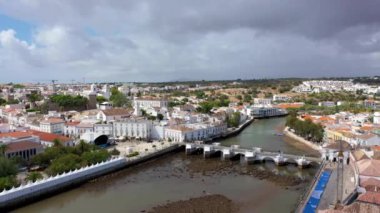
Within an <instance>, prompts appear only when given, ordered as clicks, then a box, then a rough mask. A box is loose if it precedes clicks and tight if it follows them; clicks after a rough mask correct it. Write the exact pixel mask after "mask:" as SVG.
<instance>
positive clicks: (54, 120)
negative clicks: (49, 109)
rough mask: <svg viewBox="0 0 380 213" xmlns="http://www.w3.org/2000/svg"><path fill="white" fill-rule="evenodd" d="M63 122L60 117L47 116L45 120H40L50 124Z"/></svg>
mask: <svg viewBox="0 0 380 213" xmlns="http://www.w3.org/2000/svg"><path fill="white" fill-rule="evenodd" d="M63 122H65V121H64V120H63V119H61V118H48V119H46V120H42V121H41V123H51V124H56V123H63Z"/></svg>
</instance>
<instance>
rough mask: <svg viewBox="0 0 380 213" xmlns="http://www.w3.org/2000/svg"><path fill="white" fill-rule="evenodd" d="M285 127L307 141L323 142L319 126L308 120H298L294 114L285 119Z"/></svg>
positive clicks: (321, 130) (321, 128)
mask: <svg viewBox="0 0 380 213" xmlns="http://www.w3.org/2000/svg"><path fill="white" fill-rule="evenodd" d="M286 126H288V127H289V128H290V129H293V130H294V132H295V133H296V134H297V135H298V136H301V137H303V138H304V139H306V140H308V141H312V142H315V143H321V142H322V140H323V135H324V129H323V126H322V125H321V124H315V123H313V122H312V121H311V120H310V119H306V120H300V119H298V118H297V116H296V114H295V113H292V114H291V115H289V116H288V117H287V119H286Z"/></svg>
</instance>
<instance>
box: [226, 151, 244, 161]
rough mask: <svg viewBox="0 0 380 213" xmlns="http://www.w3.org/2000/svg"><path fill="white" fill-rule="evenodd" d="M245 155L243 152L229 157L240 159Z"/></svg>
mask: <svg viewBox="0 0 380 213" xmlns="http://www.w3.org/2000/svg"><path fill="white" fill-rule="evenodd" d="M244 156H245V155H244V154H243V153H236V154H234V155H233V156H231V157H230V159H231V160H240V158H241V157H244Z"/></svg>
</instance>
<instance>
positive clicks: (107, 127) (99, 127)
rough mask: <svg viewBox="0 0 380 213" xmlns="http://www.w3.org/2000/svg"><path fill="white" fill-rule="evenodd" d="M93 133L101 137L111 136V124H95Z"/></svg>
mask: <svg viewBox="0 0 380 213" xmlns="http://www.w3.org/2000/svg"><path fill="white" fill-rule="evenodd" d="M94 132H96V133H98V134H102V135H109V136H110V135H111V136H113V124H112V123H108V124H95V125H94Z"/></svg>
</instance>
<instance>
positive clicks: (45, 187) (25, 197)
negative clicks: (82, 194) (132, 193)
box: [0, 142, 183, 212]
mask: <svg viewBox="0 0 380 213" xmlns="http://www.w3.org/2000/svg"><path fill="white" fill-rule="evenodd" d="M180 149H183V144H182V143H175V142H171V143H167V144H161V146H159V147H155V148H152V149H144V152H142V153H141V154H139V155H137V156H134V157H125V156H124V157H123V155H121V156H119V157H117V158H112V159H110V160H108V161H106V162H101V163H98V164H95V165H91V166H87V167H83V168H80V169H77V170H75V171H69V172H67V173H63V174H59V175H56V176H54V177H46V178H44V179H43V180H38V181H36V182H34V183H27V184H25V185H20V186H19V187H16V188H12V189H10V190H4V191H2V192H0V212H3V211H4V212H7V211H10V210H12V209H14V208H18V207H20V206H23V205H26V204H28V203H32V202H35V201H38V200H42V199H44V198H47V197H49V196H51V195H55V194H58V193H60V192H63V191H66V190H69V189H72V188H74V187H77V186H79V185H81V184H83V183H85V182H87V181H89V180H92V179H96V178H98V177H100V176H103V175H107V174H109V173H112V172H115V171H118V170H121V169H124V168H127V167H130V166H133V165H136V164H139V163H143V162H146V161H149V160H152V159H154V158H157V157H160V156H162V155H165V154H168V153H170V152H175V151H177V150H180Z"/></svg>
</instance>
